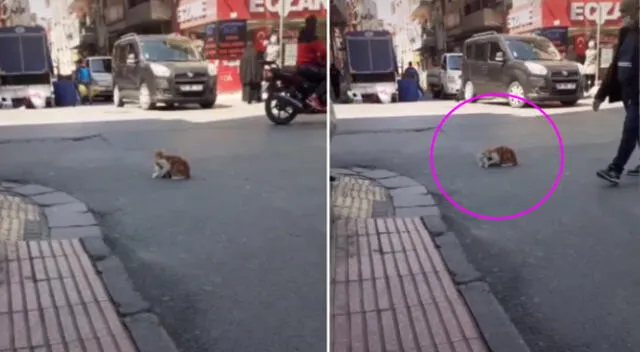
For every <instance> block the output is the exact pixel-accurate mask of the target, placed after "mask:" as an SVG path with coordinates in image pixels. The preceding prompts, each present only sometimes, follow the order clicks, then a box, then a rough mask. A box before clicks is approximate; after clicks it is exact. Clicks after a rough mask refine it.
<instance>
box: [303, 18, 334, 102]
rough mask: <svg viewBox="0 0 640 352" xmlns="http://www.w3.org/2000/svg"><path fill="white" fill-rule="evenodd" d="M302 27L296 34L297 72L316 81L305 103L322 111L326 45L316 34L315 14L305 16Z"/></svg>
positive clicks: (325, 83) (325, 73)
mask: <svg viewBox="0 0 640 352" xmlns="http://www.w3.org/2000/svg"><path fill="white" fill-rule="evenodd" d="M304 21H305V23H304V28H302V29H301V30H300V34H299V35H298V58H297V61H296V65H297V66H298V74H299V75H300V76H302V77H303V78H305V79H307V80H309V81H312V82H313V83H316V84H317V86H316V89H315V92H314V93H313V94H312V95H311V96H310V97H309V99H307V103H309V105H311V106H313V108H314V109H316V110H320V111H324V110H325V107H324V104H323V101H324V100H326V92H327V66H326V63H327V47H326V46H325V44H324V42H323V41H322V40H320V38H318V35H317V34H316V32H317V30H316V28H317V24H318V19H317V18H316V16H313V15H311V16H309V17H307V18H306V19H305V20H304Z"/></svg>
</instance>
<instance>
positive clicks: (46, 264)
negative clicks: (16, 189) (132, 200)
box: [0, 192, 137, 352]
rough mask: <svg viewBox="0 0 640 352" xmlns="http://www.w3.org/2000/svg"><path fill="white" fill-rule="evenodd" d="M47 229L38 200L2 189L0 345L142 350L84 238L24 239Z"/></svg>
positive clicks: (53, 350) (41, 350)
mask: <svg viewBox="0 0 640 352" xmlns="http://www.w3.org/2000/svg"><path fill="white" fill-rule="evenodd" d="M46 229H47V227H46V218H45V217H44V216H43V215H42V214H41V211H40V208H39V207H38V206H37V205H35V204H33V203H31V202H29V201H27V200H26V199H25V198H24V197H22V196H19V195H17V194H13V193H9V192H0V352H9V351H11V352H22V351H25V352H26V351H34V352H58V351H60V352H64V351H69V352H76V351H77V352H94V351H95V352H112V351H113V352H134V351H136V350H137V349H136V348H135V347H134V344H133V343H132V341H131V338H130V336H129V332H128V331H127V330H126V329H125V327H124V326H123V324H122V322H121V321H120V318H119V316H118V315H117V313H116V310H115V308H114V306H113V304H112V303H111V300H110V297H109V295H108V294H107V292H106V290H105V287H104V285H103V283H102V281H101V279H100V278H99V276H98V275H97V273H96V270H95V269H94V267H93V264H92V263H91V261H90V259H89V257H88V256H87V254H86V252H85V250H84V248H83V247H82V245H81V244H80V242H79V240H77V239H73V240H57V241H47V240H37V241H25V240H29V239H43V238H47V237H48V236H45V235H44V234H45V233H44V232H45V231H47V230H46ZM59 231H61V232H65V231H70V232H73V231H74V228H73V227H67V228H60V229H59Z"/></svg>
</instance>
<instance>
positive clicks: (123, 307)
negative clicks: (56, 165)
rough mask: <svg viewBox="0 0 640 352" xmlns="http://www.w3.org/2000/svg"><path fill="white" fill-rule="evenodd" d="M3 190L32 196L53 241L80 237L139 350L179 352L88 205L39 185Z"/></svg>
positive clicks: (10, 184)
mask: <svg viewBox="0 0 640 352" xmlns="http://www.w3.org/2000/svg"><path fill="white" fill-rule="evenodd" d="M0 191H5V192H9V193H13V194H17V195H20V196H23V197H26V198H28V199H29V200H30V201H31V202H33V203H35V204H37V205H38V206H40V207H42V208H43V209H44V211H43V213H44V214H43V215H44V217H45V218H46V220H47V221H46V222H47V224H48V230H49V231H48V238H45V239H50V240H67V239H79V240H80V242H81V243H82V246H83V247H84V249H85V251H86V252H87V255H88V256H89V258H90V259H91V261H92V263H93V266H94V268H95V269H96V271H97V272H98V275H99V276H100V278H101V279H102V282H103V283H104V285H105V288H106V289H107V291H108V292H109V296H110V297H111V300H112V301H113V303H114V306H115V308H116V310H117V312H118V314H119V315H120V318H121V320H122V321H123V322H124V325H125V326H126V327H127V329H128V330H129V334H130V336H131V338H132V340H133V342H134V344H135V345H136V347H137V349H138V351H139V352H178V349H177V347H176V346H175V344H174V342H173V340H172V339H171V337H169V334H167V332H166V331H165V329H164V328H163V327H162V325H161V324H160V321H159V320H158V318H157V317H156V316H155V315H154V314H152V313H151V312H150V309H151V306H150V305H149V303H147V302H146V301H145V300H144V299H143V298H142V296H141V295H140V293H138V292H137V291H136V290H135V288H134V287H133V282H132V281H131V279H130V278H129V275H128V274H127V272H126V270H125V267H124V264H122V262H121V261H120V259H119V258H118V257H117V256H115V255H114V254H113V253H112V252H111V249H109V247H108V246H107V244H106V243H105V242H104V238H103V234H102V231H101V229H100V226H99V225H98V223H97V221H96V219H95V217H94V216H93V213H92V212H91V210H90V209H89V207H87V205H86V204H85V203H83V202H81V201H79V200H78V199H76V198H74V197H72V196H70V195H69V194H67V193H64V192H60V191H57V190H54V189H51V188H48V187H44V186H41V185H37V184H20V183H14V182H1V183H0Z"/></svg>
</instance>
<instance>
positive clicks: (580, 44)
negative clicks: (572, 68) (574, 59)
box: [573, 34, 587, 56]
mask: <svg viewBox="0 0 640 352" xmlns="http://www.w3.org/2000/svg"><path fill="white" fill-rule="evenodd" d="M573 48H574V50H575V52H576V55H581V56H582V55H585V53H586V51H587V35H586V34H576V35H575V36H574V37H573Z"/></svg>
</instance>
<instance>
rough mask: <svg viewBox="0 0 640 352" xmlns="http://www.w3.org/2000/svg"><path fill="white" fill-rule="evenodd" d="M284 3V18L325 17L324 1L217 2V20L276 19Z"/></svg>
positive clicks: (235, 0) (250, 0)
mask: <svg viewBox="0 0 640 352" xmlns="http://www.w3.org/2000/svg"><path fill="white" fill-rule="evenodd" d="M281 1H284V2H285V9H284V13H285V17H286V18H289V19H303V18H305V17H307V16H309V15H316V16H317V17H326V16H327V9H326V7H325V4H324V2H325V1H324V0H240V1H238V0H218V19H246V20H262V19H269V18H273V19H277V18H279V17H280V10H281V8H282V3H281Z"/></svg>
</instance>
